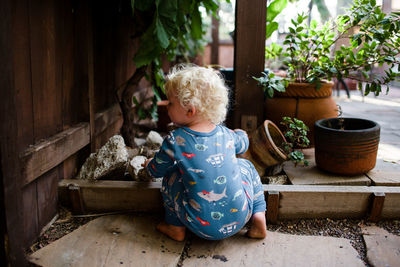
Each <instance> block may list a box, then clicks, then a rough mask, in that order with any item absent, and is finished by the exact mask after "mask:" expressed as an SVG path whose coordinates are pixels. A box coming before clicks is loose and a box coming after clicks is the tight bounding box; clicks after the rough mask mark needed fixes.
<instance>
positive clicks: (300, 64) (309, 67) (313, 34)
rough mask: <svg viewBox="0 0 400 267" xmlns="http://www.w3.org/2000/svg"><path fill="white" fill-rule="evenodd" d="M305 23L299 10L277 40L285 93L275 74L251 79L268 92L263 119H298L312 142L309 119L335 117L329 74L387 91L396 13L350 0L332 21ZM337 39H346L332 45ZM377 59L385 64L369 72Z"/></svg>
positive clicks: (395, 47)
mask: <svg viewBox="0 0 400 267" xmlns="http://www.w3.org/2000/svg"><path fill="white" fill-rule="evenodd" d="M306 22H307V16H306V15H304V14H299V15H298V17H297V18H296V19H295V20H292V26H291V27H290V28H289V31H290V32H289V33H288V35H287V36H286V38H285V41H284V42H283V44H284V47H283V50H282V51H283V55H284V57H285V60H284V63H285V65H286V66H287V76H286V77H285V78H284V79H282V80H281V81H278V83H279V82H282V85H284V86H285V87H286V88H285V92H281V91H282V90H281V87H280V86H278V85H277V83H276V82H277V81H276V79H275V78H276V76H272V75H271V74H269V73H265V74H264V76H263V77H261V78H256V79H258V81H259V84H260V86H261V87H262V88H264V90H265V91H266V92H267V93H266V94H265V95H266V96H267V97H272V96H273V98H271V99H266V101H265V114H267V115H266V119H269V120H271V121H273V122H275V123H276V124H278V123H279V122H280V121H281V119H282V117H284V116H289V117H296V118H299V119H301V120H302V121H304V123H305V124H306V125H307V126H308V127H309V128H310V140H311V142H313V139H314V137H313V132H314V131H313V128H314V123H315V121H317V120H319V119H323V118H330V117H337V107H336V103H335V101H334V100H333V99H332V98H331V95H332V86H333V83H332V82H331V80H332V78H337V79H344V78H350V79H353V80H356V81H357V82H358V86H359V89H360V90H362V85H363V84H365V88H364V94H365V95H367V94H369V93H371V92H372V93H374V94H375V95H379V94H380V93H381V92H382V88H383V87H384V86H386V92H388V91H389V87H388V83H389V82H391V81H393V80H396V79H398V78H399V75H400V73H399V71H400V69H399V63H400V58H399V57H398V54H399V53H400V37H399V36H400V12H393V13H391V14H389V15H386V14H384V13H383V12H382V10H381V8H380V7H379V6H376V2H375V0H355V1H354V3H353V5H352V7H351V8H350V9H349V10H348V12H347V14H345V15H341V16H338V17H337V18H336V19H335V20H334V21H328V22H327V23H325V24H324V25H322V26H318V24H317V22H316V21H311V23H310V25H307V23H306ZM351 32H354V33H351ZM343 39H346V40H348V41H349V44H348V45H347V46H344V45H342V46H340V47H337V45H336V44H338V41H339V40H343ZM271 51H272V50H271ZM271 51H269V53H271ZM275 51H279V49H275ZM272 52H273V51H272ZM383 64H386V65H387V69H386V70H385V71H384V72H383V73H371V70H372V68H373V67H374V66H383ZM285 83H287V86H286V84H285ZM271 88H272V90H274V91H275V92H274V93H271V92H270V90H271ZM281 129H282V128H281Z"/></svg>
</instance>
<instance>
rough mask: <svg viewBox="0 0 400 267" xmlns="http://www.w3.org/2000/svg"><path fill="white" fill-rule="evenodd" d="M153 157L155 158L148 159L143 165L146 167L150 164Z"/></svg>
mask: <svg viewBox="0 0 400 267" xmlns="http://www.w3.org/2000/svg"><path fill="white" fill-rule="evenodd" d="M152 159H153V158H149V159H147V160H146V161H145V162H144V163H143V164H142V167H144V168H146V167H147V165H149V162H150V161H151V160H152Z"/></svg>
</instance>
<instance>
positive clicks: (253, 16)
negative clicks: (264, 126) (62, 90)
mask: <svg viewBox="0 0 400 267" xmlns="http://www.w3.org/2000/svg"><path fill="white" fill-rule="evenodd" d="M265 17H266V4H265V1H264V0H252V1H250V0H247V1H244V0H243V1H237V2H236V18H235V22H236V25H235V28H236V31H235V56H234V58H235V61H234V69H235V103H236V105H235V106H234V107H233V109H234V114H233V117H234V121H233V124H234V125H233V127H235V128H238V127H240V125H241V124H242V122H241V120H242V116H243V115H245V116H257V121H256V123H255V125H260V124H261V123H262V121H263V120H264V118H263V103H264V95H263V91H262V89H261V88H259V87H258V86H257V82H256V81H255V80H254V79H253V78H252V76H257V77H258V76H260V75H261V72H262V71H264V58H265V55H264V54H265ZM244 124H245V125H246V122H244Z"/></svg>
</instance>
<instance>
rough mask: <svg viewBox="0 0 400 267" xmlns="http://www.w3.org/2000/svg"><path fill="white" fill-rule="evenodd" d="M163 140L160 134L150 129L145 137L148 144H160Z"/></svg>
mask: <svg viewBox="0 0 400 267" xmlns="http://www.w3.org/2000/svg"><path fill="white" fill-rule="evenodd" d="M163 140H164V139H163V138H162V136H161V135H160V134H159V133H157V132H156V131H150V132H149V134H148V135H147V137H146V142H147V144H149V145H157V146H161V144H162V142H163Z"/></svg>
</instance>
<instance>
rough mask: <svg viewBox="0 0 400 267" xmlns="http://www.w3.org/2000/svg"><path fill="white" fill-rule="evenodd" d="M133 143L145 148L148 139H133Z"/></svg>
mask: <svg viewBox="0 0 400 267" xmlns="http://www.w3.org/2000/svg"><path fill="white" fill-rule="evenodd" d="M133 142H135V145H137V146H144V145H145V144H146V139H144V138H137V137H135V138H133Z"/></svg>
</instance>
